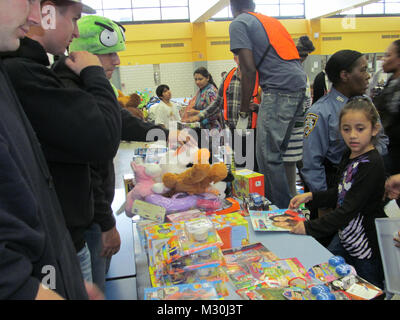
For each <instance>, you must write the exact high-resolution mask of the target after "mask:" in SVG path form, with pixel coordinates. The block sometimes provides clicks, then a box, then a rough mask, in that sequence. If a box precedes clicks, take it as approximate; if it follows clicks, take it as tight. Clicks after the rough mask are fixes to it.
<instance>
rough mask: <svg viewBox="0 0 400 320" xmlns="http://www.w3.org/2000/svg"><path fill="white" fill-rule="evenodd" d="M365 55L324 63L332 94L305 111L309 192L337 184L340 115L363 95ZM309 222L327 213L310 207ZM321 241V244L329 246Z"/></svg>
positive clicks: (383, 140) (382, 141)
mask: <svg viewBox="0 0 400 320" xmlns="http://www.w3.org/2000/svg"><path fill="white" fill-rule="evenodd" d="M367 69H368V63H367V59H366V58H365V56H364V55H363V54H362V53H360V52H357V51H353V50H341V51H338V52H336V53H335V54H334V55H333V56H332V57H331V58H330V59H329V61H328V62H327V64H326V69H325V71H326V74H327V76H328V79H329V81H331V82H332V89H331V91H330V92H329V93H328V94H327V95H326V96H324V97H322V98H321V99H319V100H318V101H317V102H316V103H315V104H314V105H313V106H312V107H311V108H310V110H309V111H308V113H307V116H306V122H305V128H304V149H303V168H302V170H301V173H302V176H303V179H304V181H305V184H306V185H305V188H306V189H307V190H310V191H311V192H316V191H324V190H327V189H329V188H330V187H332V186H334V185H335V183H336V176H337V166H338V164H339V162H340V160H341V157H342V155H343V152H344V150H345V148H346V145H345V143H344V141H343V139H342V137H341V135H340V132H339V114H340V111H341V109H342V108H343V106H344V105H345V104H346V103H347V101H348V100H349V99H350V98H352V97H355V96H361V95H364V93H365V92H366V90H367V89H368V83H369V79H370V75H369V73H368V71H367ZM379 136H380V138H379V142H378V146H377V148H378V150H379V151H380V152H381V154H382V153H385V152H386V150H387V149H386V145H387V142H388V141H387V137H385V136H384V135H383V132H382V131H381V132H380V134H379ZM310 211H311V219H313V218H317V217H318V215H322V214H324V213H325V212H327V211H329V208H326V209H323V210H319V212H318V211H317V210H316V209H314V208H313V207H312V203H311V204H310ZM329 240H330V239H325V240H322V239H320V242H321V243H322V244H324V245H325V244H329V243H327V241H329Z"/></svg>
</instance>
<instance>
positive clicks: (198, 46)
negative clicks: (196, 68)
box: [192, 22, 207, 62]
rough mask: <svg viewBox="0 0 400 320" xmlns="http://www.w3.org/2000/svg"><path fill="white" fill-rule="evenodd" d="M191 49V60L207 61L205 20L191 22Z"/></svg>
mask: <svg viewBox="0 0 400 320" xmlns="http://www.w3.org/2000/svg"><path fill="white" fill-rule="evenodd" d="M192 26H193V32H192V49H193V53H192V56H193V62H195V61H207V33H206V24H205V22H199V23H193V24H192Z"/></svg>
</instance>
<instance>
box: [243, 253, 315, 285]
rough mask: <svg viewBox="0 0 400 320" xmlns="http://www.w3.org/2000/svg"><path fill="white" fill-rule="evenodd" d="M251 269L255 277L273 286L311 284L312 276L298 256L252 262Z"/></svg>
mask: <svg viewBox="0 0 400 320" xmlns="http://www.w3.org/2000/svg"><path fill="white" fill-rule="evenodd" d="M249 271H250V273H251V275H252V276H253V277H254V278H256V279H257V280H260V281H261V282H265V284H266V285H268V286H269V287H271V288H276V287H291V286H294V287H301V288H307V287H308V286H309V285H310V284H311V278H310V276H309V275H308V274H307V272H306V270H305V269H304V267H303V265H302V264H301V263H300V261H299V260H298V259H297V258H289V259H281V260H275V261H264V262H252V263H250V265H249Z"/></svg>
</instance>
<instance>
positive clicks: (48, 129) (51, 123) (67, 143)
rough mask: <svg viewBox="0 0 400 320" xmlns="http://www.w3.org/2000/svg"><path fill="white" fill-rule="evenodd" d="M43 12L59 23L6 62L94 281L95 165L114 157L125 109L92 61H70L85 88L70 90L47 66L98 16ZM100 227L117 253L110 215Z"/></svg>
mask: <svg viewBox="0 0 400 320" xmlns="http://www.w3.org/2000/svg"><path fill="white" fill-rule="evenodd" d="M41 6H42V8H47V9H49V8H50V9H51V11H53V12H54V14H52V15H50V18H51V19H55V21H52V22H53V23H50V24H49V25H50V28H43V27H42V26H35V27H33V28H31V31H30V32H29V34H28V37H27V38H25V39H23V40H22V41H21V47H20V49H19V50H18V51H16V52H14V53H10V54H8V55H6V57H5V59H4V63H5V66H6V68H7V71H8V72H9V74H10V78H11V82H12V84H13V85H14V88H15V90H16V92H17V95H18V97H19V99H20V100H21V104H22V106H23V108H24V110H25V113H26V115H27V116H28V118H29V120H30V122H31V123H32V126H33V128H34V130H35V131H36V134H37V136H38V138H39V142H40V144H41V148H42V149H43V151H44V154H45V157H46V160H47V163H48V166H49V169H50V172H51V175H52V177H51V178H49V179H51V181H53V182H54V186H55V190H56V192H57V195H58V198H59V200H60V203H61V207H62V209H63V213H64V218H65V221H66V224H67V228H68V230H69V232H70V234H71V237H72V240H73V242H74V245H75V249H76V252H77V254H78V257H79V259H80V262H81V269H82V273H83V276H84V279H85V280H88V281H91V280H92V277H91V264H90V254H89V250H88V248H87V245H86V242H85V238H84V233H85V231H86V230H87V228H88V227H89V226H90V225H91V223H92V221H93V218H94V213H93V194H92V182H91V170H90V163H91V162H94V161H107V160H109V159H112V158H113V157H114V156H115V154H116V152H117V150H118V147H119V143H120V136H121V113H120V106H119V104H118V101H117V99H116V97H115V93H114V90H113V88H112V87H111V85H110V82H109V81H108V79H107V77H106V74H105V72H104V69H103V68H102V65H101V63H100V61H99V58H98V57H96V56H95V55H93V54H91V53H89V52H74V53H73V54H71V55H70V56H69V58H68V59H66V65H67V67H68V68H70V69H71V70H72V71H73V72H74V73H75V74H76V75H77V76H79V77H80V79H81V81H82V82H83V83H84V86H85V90H81V89H79V88H68V87H66V86H65V85H64V84H63V83H62V81H61V79H60V78H59V77H58V76H57V74H56V73H55V72H54V71H53V70H51V69H50V68H48V67H49V65H50V63H49V59H48V56H47V53H50V54H53V55H62V54H64V52H65V51H66V48H67V47H68V46H69V45H70V43H71V42H72V40H73V39H74V38H77V37H79V31H78V28H77V21H78V20H79V19H80V18H81V14H82V12H93V10H88V9H89V8H88V7H87V6H83V5H82V3H80V1H70V0H44V1H43V0H42V1H41ZM22 74H23V75H24V77H21V75H22ZM102 224H103V225H102V229H103V230H105V231H110V233H111V234H112V237H113V238H114V239H115V238H117V241H114V242H113V243H114V245H113V246H112V247H111V248H108V250H109V252H111V253H115V252H117V251H118V250H119V244H120V242H119V236H118V233H117V231H116V229H115V219H114V217H113V215H108V216H107V217H104V219H102Z"/></svg>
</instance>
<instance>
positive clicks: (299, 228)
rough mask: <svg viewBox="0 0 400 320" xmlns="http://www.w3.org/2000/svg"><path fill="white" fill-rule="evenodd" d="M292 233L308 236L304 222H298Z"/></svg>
mask: <svg viewBox="0 0 400 320" xmlns="http://www.w3.org/2000/svg"><path fill="white" fill-rule="evenodd" d="M290 232H291V233H295V234H306V228H305V227H304V222H298V223H297V224H296V225H295V226H294V227H293V228H292V229H291V230H290Z"/></svg>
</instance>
